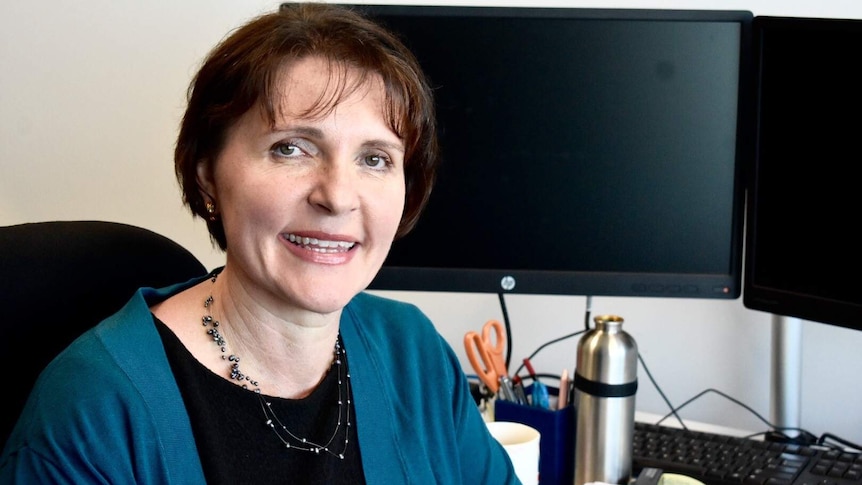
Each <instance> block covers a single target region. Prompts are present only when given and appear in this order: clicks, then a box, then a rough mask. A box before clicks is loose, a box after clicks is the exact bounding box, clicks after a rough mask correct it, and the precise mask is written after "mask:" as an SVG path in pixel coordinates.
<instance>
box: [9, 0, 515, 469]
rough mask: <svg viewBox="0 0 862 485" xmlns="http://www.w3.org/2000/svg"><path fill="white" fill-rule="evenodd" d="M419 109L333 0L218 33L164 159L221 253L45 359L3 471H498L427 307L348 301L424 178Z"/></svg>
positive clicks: (394, 62) (404, 63)
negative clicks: (197, 274)
mask: <svg viewBox="0 0 862 485" xmlns="http://www.w3.org/2000/svg"><path fill="white" fill-rule="evenodd" d="M434 122H435V120H434V113H433V101H432V97H431V92H430V89H429V87H428V85H427V83H426V81H425V80H424V78H423V75H422V73H421V71H420V69H419V67H418V64H417V63H416V61H415V59H414V58H413V56H412V55H411V54H410V53H409V52H408V51H407V49H406V48H405V47H404V46H403V45H402V44H401V43H400V42H398V41H397V40H396V39H395V38H394V37H392V36H391V35H390V34H389V33H387V32H386V31H384V30H382V29H381V28H380V27H379V26H377V25H375V24H374V23H372V22H370V21H368V20H366V19H364V18H362V17H361V16H359V15H357V14H355V13H353V12H351V11H349V10H347V9H345V8H342V7H337V6H331V5H329V6H328V5H323V4H310V3H309V4H294V5H290V6H287V7H284V8H282V9H281V11H280V12H277V13H272V14H267V15H263V16H261V17H259V18H257V19H254V20H252V21H250V22H249V23H247V24H246V25H244V26H243V27H241V28H239V29H238V30H236V31H234V32H233V33H232V34H231V35H230V36H229V37H227V38H226V39H225V40H224V41H222V42H221V43H220V44H219V45H218V46H217V47H216V48H215V49H214V50H213V51H212V52H211V53H210V55H209V56H208V57H207V59H206V60H205V62H204V64H203V66H202V68H201V69H200V71H199V72H198V74H197V75H196V77H195V79H194V80H193V82H192V85H191V87H190V97H189V103H188V107H187V110H186V113H185V116H184V118H183V121H182V126H181V129H180V133H179V137H178V141H177V146H176V156H175V163H176V173H177V176H178V179H179V181H180V184H181V186H182V188H183V194H184V200H185V202H186V204H187V205H188V206H189V208H190V209H191V211H192V212H193V213H194V214H195V215H197V216H200V217H202V218H204V219H205V220H206V221H207V225H208V228H209V231H210V234H211V236H212V239H213V240H214V242H215V243H216V244H218V246H219V247H220V248H221V249H223V250H224V251H225V254H226V264H225V266H224V267H223V268H220V269H218V270H216V271H214V272H213V273H212V274H211V275H208V276H207V277H205V278H201V279H195V280H192V281H190V282H186V283H181V284H177V285H175V286H173V287H170V288H165V289H158V290H156V289H151V288H144V289H141V290H139V291H138V292H137V293H136V295H135V296H134V297H133V299H132V300H131V301H130V302H129V303H128V304H127V305H126V307H124V308H123V309H122V310H121V311H120V312H119V313H117V314H116V315H114V316H112V317H110V318H109V319H107V320H106V321H105V322H103V323H102V324H100V325H99V326H97V327H96V328H95V329H93V330H92V331H90V332H88V333H87V334H85V336H84V337H83V338H81V339H79V340H78V341H76V342H75V343H74V344H73V345H71V346H70V347H69V348H68V349H67V350H66V351H65V352H64V353H63V354H61V355H60V356H59V357H58V358H57V359H56V360H55V361H54V362H53V363H52V364H51V365H50V366H49V368H48V369H46V371H45V372H44V373H43V375H42V376H41V378H40V380H39V382H38V383H37V385H36V387H35V389H34V391H33V397H32V398H31V399H30V402H29V403H28V405H27V408H26V409H25V411H24V413H23V414H22V418H21V420H20V421H19V423H18V426H17V427H16V430H15V431H14V432H13V435H12V436H11V437H10V440H9V443H8V444H7V447H6V449H5V450H4V455H3V458H2V462H0V467H2V468H0V479H2V482H4V483H6V482H14V481H20V482H26V483H31V482H38V483H95V482H99V483H184V484H185V483H203V482H204V481H206V482H207V483H231V484H235V483H255V484H258V483H374V484H376V483H387V484H389V483H408V482H409V483H445V484H453V483H469V484H478V483H482V484H488V483H517V479H516V478H515V476H514V472H513V470H512V466H511V463H510V461H509V459H508V457H507V455H506V453H505V451H504V450H503V448H502V447H501V446H500V445H499V444H497V442H496V441H494V439H493V438H492V437H491V436H490V435H489V434H488V432H487V428H486V427H485V424H484V422H483V421H482V419H481V417H480V415H479V412H478V410H477V408H476V406H475V404H474V402H473V400H472V397H471V395H470V393H469V389H468V385H467V382H466V379H465V378H464V376H463V374H462V373H461V370H460V364H459V362H458V359H457V358H456V356H455V355H454V353H453V352H452V350H451V348H450V347H449V346H448V345H447V343H446V342H445V341H444V340H443V339H442V338H441V337H440V336H439V334H438V333H437V332H436V331H435V330H434V328H433V326H432V325H431V323H430V322H429V321H428V319H427V318H426V317H425V316H424V315H423V314H422V313H421V312H420V311H419V310H418V309H417V308H415V307H413V306H411V305H407V304H404V303H399V302H395V301H391V300H386V299H383V298H379V297H375V296H372V295H369V294H366V293H363V290H364V289H365V288H366V287H367V285H368V284H369V283H370V282H371V280H372V279H373V278H374V276H375V274H376V273H377V271H378V270H379V269H380V267H381V265H382V264H383V261H384V259H385V258H386V255H387V253H388V251H389V248H390V246H391V244H392V241H393V240H394V239H395V238H396V237H398V236H400V235H403V234H405V233H407V232H408V231H409V230H410V229H411V227H412V226H413V225H414V223H415V222H416V219H417V217H418V215H419V213H420V212H421V210H422V208H423V206H424V205H425V202H426V201H427V199H428V195H429V193H430V192H431V186H432V184H433V179H434V172H435V169H436V164H437V151H436V133H435V128H434Z"/></svg>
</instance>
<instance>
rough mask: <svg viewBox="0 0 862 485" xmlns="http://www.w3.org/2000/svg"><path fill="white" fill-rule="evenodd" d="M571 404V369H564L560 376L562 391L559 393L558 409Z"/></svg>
mask: <svg viewBox="0 0 862 485" xmlns="http://www.w3.org/2000/svg"><path fill="white" fill-rule="evenodd" d="M568 404H569V369H563V372H562V374H560V390H559V392H558V393H557V409H563V408H565V407H566V405H568Z"/></svg>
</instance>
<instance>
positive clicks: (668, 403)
mask: <svg viewBox="0 0 862 485" xmlns="http://www.w3.org/2000/svg"><path fill="white" fill-rule="evenodd" d="M638 360H639V361H640V363H641V367H643V369H644V372H646V375H647V377H649V380H650V382H652V385H653V387H655V390H656V391H658V394H659V396H661V398H662V399H663V400H664V402H665V404H667V407H668V408H669V409H670V412H671V414H673V415H674V416H676V420H677V421H679V425H680V426H682V428H683V429H688V428H687V427H686V425H685V423H684V422H683V421H682V418H681V417H680V416H679V414H677V413H676V409H674V407H673V404H671V403H670V400H669V399H668V398H667V396H665V395H664V391H662V390H661V387H659V385H658V382H656V381H655V379H653V376H652V372H650V371H649V368H648V367H647V365H646V361H645V360H644V358H643V356H642V355H641V353H640V352H638ZM662 419H664V418H662ZM659 422H661V421H659Z"/></svg>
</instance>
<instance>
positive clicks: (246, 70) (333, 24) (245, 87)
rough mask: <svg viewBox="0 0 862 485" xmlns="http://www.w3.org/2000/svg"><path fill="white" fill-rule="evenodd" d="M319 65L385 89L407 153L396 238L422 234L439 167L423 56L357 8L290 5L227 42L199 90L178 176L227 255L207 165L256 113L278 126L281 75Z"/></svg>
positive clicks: (342, 90)
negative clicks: (290, 65) (372, 79)
mask: <svg viewBox="0 0 862 485" xmlns="http://www.w3.org/2000/svg"><path fill="white" fill-rule="evenodd" d="M310 55H314V56H320V57H323V58H325V59H327V60H328V61H330V62H332V63H333V64H335V65H341V66H345V67H346V66H349V67H353V68H358V69H359V70H360V71H362V72H364V73H365V75H366V76H367V75H368V74H371V73H373V74H377V75H379V76H380V77H381V78H382V80H383V86H384V90H385V96H386V101H385V102H386V108H385V111H384V112H385V115H386V118H387V120H386V121H387V123H388V124H389V127H390V129H392V131H393V132H394V133H395V134H396V135H398V136H399V137H400V138H401V139H402V140H403V142H404V146H405V154H404V177H405V183H406V199H405V202H404V213H403V215H402V217H401V222H400V224H399V227H398V231H397V233H396V237H401V236H403V235H405V234H407V233H408V232H409V231H410V230H411V229H412V228H413V226H414V225H415V224H416V221H417V219H418V218H419V214H420V213H421V212H422V209H423V208H424V207H425V205H426V203H427V201H428V197H429V196H430V194H431V189H432V187H433V185H434V179H435V176H436V171H437V165H438V145H437V143H438V142H437V131H436V118H435V112H434V100H433V95H432V91H431V89H430V87H429V85H428V81H427V79H426V77H425V75H424V74H423V72H422V70H421V68H420V66H419V63H418V62H417V60H416V59H415V57H414V56H413V54H412V53H411V52H410V51H409V49H407V47H405V46H404V45H403V44H402V42H401V41H400V40H399V39H398V38H397V37H396V36H394V35H393V34H392V33H390V32H388V31H387V30H385V29H384V28H383V27H381V26H380V25H378V24H377V23H375V22H373V21H372V20H370V19H368V18H366V17H365V16H363V15H361V14H360V13H358V12H356V11H354V10H352V9H350V8H349V7H346V6H343V5H342V6H338V5H332V4H323V3H312V2H307V3H286V4H282V5H281V8H280V9H279V10H278V11H277V12H272V13H268V14H264V15H261V16H259V17H256V18H254V19H252V20H251V21H249V22H248V23H246V24H244V25H243V26H241V27H239V28H238V29H236V30H235V31H233V32H232V33H231V34H230V35H229V36H228V37H226V38H225V39H224V40H222V41H221V42H220V43H219V44H218V45H217V46H216V47H215V48H214V49H213V50H212V51H211V52H210V53H209V55H208V56H207V57H206V58H205V59H204V63H203V65H202V67H201V68H200V70H199V71H198V72H197V74H196V75H195V77H194V79H193V80H192V82H191V84H190V86H189V90H188V105H187V107H186V112H185V114H184V116H183V119H182V123H181V125H180V131H179V135H178V137H177V143H176V148H175V151H174V169H175V171H176V176H177V180H178V181H179V183H180V186H181V187H182V191H183V201H184V203H185V204H186V205H187V206H188V207H189V209H190V210H191V212H192V214H194V215H197V216H199V217H201V218H203V219H204V220H205V221H207V227H208V229H209V232H210V236H211V237H212V239H213V240H214V241H215V242H216V243H217V244H218V246H219V247H220V248H221V249H222V250H224V249H226V248H227V240H226V238H225V232H224V227H223V226H222V222H221V218H215V220H210V218H209V217H208V214H207V212H206V207H205V205H206V200H205V199H204V196H203V195H202V194H201V190H202V189H201V187H200V185H199V184H198V179H197V168H196V167H197V164H198V163H199V162H201V161H204V162H207V163H214V162H215V160H216V159H217V157H218V155H219V153H220V152H221V150H222V149H223V146H224V143H225V139H226V136H227V132H228V130H229V129H230V128H231V126H233V124H234V123H236V121H237V120H238V119H239V118H240V117H242V116H243V115H244V114H245V113H246V112H248V110H250V109H252V108H253V107H255V106H260V107H261V108H262V109H263V110H264V112H265V113H266V114H267V115H268V116H269V120H270V122H271V123H275V120H276V115H277V113H276V107H275V106H276V102H277V100H276V99H275V98H276V95H277V94H278V90H277V89H276V82H277V81H278V72H279V71H280V69H281V68H283V66H284V65H285V63H286V62H289V61H290V60H296V59H300V58H303V57H307V56H310ZM361 82H362V80H360V81H359V83H361ZM353 88H355V86H345V85H343V84H342V85H340V86H339V91H338V93H337V94H336V96H333V97H332V98H326V99H323V100H321V102H320V104H319V105H318V106H315V107H312V109H311V110H310V111H316V112H326V111H327V110H329V109H332V108H333V107H334V105H335V104H337V103H338V102H339V100H340V99H341V98H342V97H343V96H344V95H345V94H346V93H348V92H349V90H350V89H353Z"/></svg>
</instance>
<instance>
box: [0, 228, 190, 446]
mask: <svg viewBox="0 0 862 485" xmlns="http://www.w3.org/2000/svg"><path fill="white" fill-rule="evenodd" d="M205 273H206V268H205V267H204V266H203V264H201V262H200V261H198V259H197V258H195V256H194V255H192V253H191V252H189V251H188V250H186V249H185V248H183V247H182V246H180V245H179V244H177V243H176V242H174V241H172V240H170V239H168V238H166V237H164V236H162V235H159V234H157V233H155V232H152V231H150V230H148V229H144V228H140V227H136V226H131V225H127V224H121V223H116V222H104V221H51V222H34V223H27V224H19V225H13V226H4V227H0V302H2V304H0V332H2V333H0V355H2V356H3V359H4V361H5V365H6V369H7V370H6V372H5V373H4V374H5V376H6V378H5V381H6V385H4V386H3V387H4V389H5V390H4V391H3V398H4V399H3V400H4V403H5V404H6V407H5V409H4V411H3V412H2V413H0V440H2V441H0V448H2V446H3V445H5V443H6V439H7V438H8V436H9V433H11V431H12V427H13V426H14V424H15V421H17V419H18V416H19V414H20V412H21V409H22V408H23V406H24V402H25V401H26V399H27V395H28V394H29V392H30V389H31V388H32V386H33V383H34V382H35V381H36V378H37V377H38V375H39V373H40V372H41V371H42V369H44V367H45V366H46V365H47V364H48V362H50V361H51V359H53V358H54V356H56V355H57V354H58V353H59V352H60V351H61V350H63V349H64V348H65V347H66V346H67V345H68V344H70V343H71V342H72V340H74V339H75V338H76V337H78V336H79V335H80V334H81V333H83V332H84V331H85V330H87V329H88V328H90V327H92V326H94V325H95V324H96V323H98V322H99V321H101V320H102V319H104V318H105V317H107V316H109V315H110V314H112V313H114V312H115V311H117V310H119V309H120V308H121V307H122V306H123V305H124V304H125V303H126V302H127V301H128V300H129V298H131V296H132V294H133V293H134V291H135V290H136V289H137V288H138V287H141V286H152V287H160V286H167V285H169V284H173V283H178V282H183V281H186V280H188V279H190V278H192V277H195V276H200V275H203V274H205Z"/></svg>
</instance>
